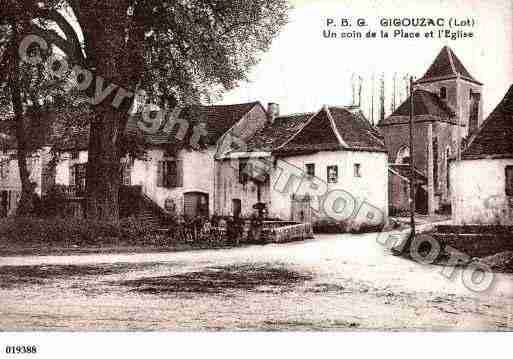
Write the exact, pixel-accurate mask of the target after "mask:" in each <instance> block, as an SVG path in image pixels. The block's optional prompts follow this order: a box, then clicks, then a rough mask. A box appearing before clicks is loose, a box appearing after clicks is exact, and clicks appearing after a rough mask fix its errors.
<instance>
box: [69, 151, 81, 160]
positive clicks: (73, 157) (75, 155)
mask: <svg viewBox="0 0 513 359" xmlns="http://www.w3.org/2000/svg"><path fill="white" fill-rule="evenodd" d="M78 157H79V153H78V151H71V159H72V160H78Z"/></svg>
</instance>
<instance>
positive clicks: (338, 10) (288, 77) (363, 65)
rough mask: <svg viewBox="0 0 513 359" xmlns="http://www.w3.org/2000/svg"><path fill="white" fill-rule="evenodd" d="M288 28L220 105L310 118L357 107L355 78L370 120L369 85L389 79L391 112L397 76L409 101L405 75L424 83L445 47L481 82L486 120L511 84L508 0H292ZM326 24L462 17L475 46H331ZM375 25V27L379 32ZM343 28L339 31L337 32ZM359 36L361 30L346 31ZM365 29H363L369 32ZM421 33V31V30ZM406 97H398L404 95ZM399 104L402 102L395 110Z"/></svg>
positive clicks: (512, 21) (409, 42) (512, 29)
mask: <svg viewBox="0 0 513 359" xmlns="http://www.w3.org/2000/svg"><path fill="white" fill-rule="evenodd" d="M291 4H292V5H293V6H294V9H293V10H292V11H291V13H290V23H289V24H288V25H286V27H285V28H284V29H283V30H282V32H281V33H280V35H279V36H278V37H277V38H276V39H275V40H274V42H273V44H272V47H271V49H270V50H269V51H268V52H267V53H265V54H263V55H262V57H261V61H260V63H259V64H258V65H256V66H255V67H254V68H253V69H252V71H251V72H250V74H249V77H250V82H247V83H246V82H244V83H241V84H240V86H239V87H238V88H236V89H234V90H232V91H230V92H227V93H226V94H225V95H224V97H223V99H222V100H221V101H220V102H219V103H223V104H230V103H241V102H249V101H260V102H261V103H262V104H264V105H266V104H267V103H268V102H277V103H279V104H280V108H281V113H282V114H287V113H295V112H310V111H316V110H318V109H319V108H320V107H321V106H322V105H324V104H327V105H338V106H345V105H350V104H351V103H352V89H351V76H352V75H353V73H356V74H358V75H360V76H362V77H363V79H364V80H363V89H362V96H363V99H362V110H363V111H364V113H365V114H366V115H367V116H368V117H370V108H371V106H370V103H371V101H370V98H371V95H370V94H371V88H372V86H371V83H372V82H371V78H372V76H373V74H374V76H375V78H376V83H375V101H376V102H375V105H374V108H375V111H376V112H375V114H374V119H375V121H377V119H378V118H377V117H378V115H377V106H378V105H377V104H378V99H377V98H378V91H379V89H378V87H379V84H378V82H377V79H378V78H379V77H380V76H381V73H383V74H384V79H385V88H386V91H385V110H386V113H387V114H388V113H389V112H390V110H391V108H390V107H391V97H392V96H391V93H392V83H393V82H392V77H393V74H394V72H395V73H397V74H398V75H397V76H398V82H397V86H398V90H396V91H398V92H401V90H402V92H403V93H402V97H403V99H405V95H406V93H405V90H404V88H405V85H404V82H402V83H401V81H400V78H401V76H403V75H405V74H407V73H409V74H411V75H413V76H415V77H416V78H420V77H421V76H422V75H423V74H424V72H425V71H426V70H427V68H428V67H429V65H430V64H431V63H432V62H433V60H434V59H435V57H436V55H437V54H438V52H439V51H440V50H441V48H442V47H443V46H444V45H448V46H450V47H451V48H452V49H453V51H454V52H455V53H456V55H457V56H458V58H459V59H460V60H461V61H462V63H463V64H464V65H465V67H466V68H467V70H468V71H469V72H470V74H471V75H473V76H474V78H475V79H477V80H478V81H480V82H482V83H484V87H483V96H482V100H483V105H484V112H485V113H484V114H485V116H486V115H487V114H488V113H489V112H490V111H491V110H493V108H494V107H495V106H496V105H497V104H498V102H499V101H500V100H501V99H502V97H503V96H504V94H505V93H506V91H507V89H508V88H509V86H510V85H511V84H512V83H513V66H512V64H513V5H512V4H513V2H511V1H510V0H487V1H486V2H484V1H478V0H416V1H412V0H381V1H378V0H292V1H291ZM328 17H332V18H342V17H344V18H351V19H353V20H352V21H354V22H355V21H356V18H365V19H366V21H367V23H368V24H369V25H372V27H376V28H377V27H378V26H377V25H379V24H378V22H379V18H380V17H408V18H411V17H443V18H447V19H448V18H450V17H457V18H458V19H464V18H470V19H474V20H475V21H476V25H475V26H474V27H473V28H461V29H462V30H466V31H473V32H474V38H471V39H468V38H466V39H458V40H450V39H425V38H422V39H363V40H362V39H326V38H323V36H322V30H323V29H325V28H326V26H325V23H326V19H327V18H328ZM374 25H376V26H374ZM336 29H338V28H336ZM353 29H357V28H356V26H355V27H352V28H350V29H349V30H353ZM364 29H366V28H364ZM419 31H420V32H422V33H424V29H419ZM400 95H401V94H399V96H400ZM397 105H399V103H398V104H397Z"/></svg>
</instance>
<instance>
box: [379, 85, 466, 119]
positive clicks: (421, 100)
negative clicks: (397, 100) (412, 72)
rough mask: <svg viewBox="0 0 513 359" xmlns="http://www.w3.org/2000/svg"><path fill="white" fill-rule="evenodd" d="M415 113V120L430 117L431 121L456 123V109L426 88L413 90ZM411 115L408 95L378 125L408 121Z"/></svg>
mask: <svg viewBox="0 0 513 359" xmlns="http://www.w3.org/2000/svg"><path fill="white" fill-rule="evenodd" d="M413 113H414V116H415V117H414V121H415V122H424V121H426V118H427V117H429V118H430V120H431V121H434V120H437V121H444V122H450V123H456V122H454V121H453V120H452V119H453V118H454V116H455V114H454V111H453V110H452V109H451V108H450V107H449V105H447V103H446V102H444V101H442V100H441V99H440V98H439V97H438V96H437V95H436V94H434V93H432V92H429V91H426V90H421V89H419V90H415V91H414V92H413ZM409 116H410V97H408V98H407V99H406V100H405V101H404V102H403V103H402V104H401V106H399V107H398V108H397V109H396V110H395V111H394V112H393V113H392V114H391V115H390V116H389V117H387V118H385V119H384V120H382V121H380V122H379V123H378V126H388V125H397V124H403V123H408V121H409V120H408V118H409Z"/></svg>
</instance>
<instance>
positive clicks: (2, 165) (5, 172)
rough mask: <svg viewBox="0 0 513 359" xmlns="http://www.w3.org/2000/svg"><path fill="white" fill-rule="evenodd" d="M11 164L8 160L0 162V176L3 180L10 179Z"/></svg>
mask: <svg viewBox="0 0 513 359" xmlns="http://www.w3.org/2000/svg"><path fill="white" fill-rule="evenodd" d="M9 163H10V162H9V160H8V159H2V160H0V176H1V177H2V179H7V178H9Z"/></svg>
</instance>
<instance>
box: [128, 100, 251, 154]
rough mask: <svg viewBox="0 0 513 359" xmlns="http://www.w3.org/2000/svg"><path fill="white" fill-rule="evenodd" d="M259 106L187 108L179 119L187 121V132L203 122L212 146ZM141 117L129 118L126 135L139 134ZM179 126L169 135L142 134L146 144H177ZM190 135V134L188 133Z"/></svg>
mask: <svg viewBox="0 0 513 359" xmlns="http://www.w3.org/2000/svg"><path fill="white" fill-rule="evenodd" d="M255 106H260V103H259V102H250V103H242V104H235V105H214V106H189V107H186V108H184V109H183V110H182V113H181V115H180V118H183V119H185V120H188V121H189V130H192V128H193V127H194V125H195V124H197V123H198V122H200V121H203V122H205V124H206V130H207V133H208V135H207V141H206V142H207V143H208V144H210V145H214V144H216V143H217V141H218V140H219V138H221V136H222V135H224V134H225V133H226V132H227V131H228V130H229V129H230V128H231V127H232V126H233V125H235V124H236V123H237V122H238V121H240V120H241V119H242V118H243V117H244V116H245V115H246V114H247V113H248V112H249V111H251V109H253V108H254V107H255ZM140 119H141V115H140V114H137V115H134V116H132V117H131V118H130V120H129V123H128V125H127V132H128V133H132V134H133V133H139V134H142V131H141V130H140V129H139V127H138V125H137V122H138V121H139V120H140ZM178 130H179V125H175V126H174V128H173V129H172V131H171V132H170V133H166V132H164V131H159V132H157V133H155V134H149V133H144V134H143V136H144V139H145V142H146V143H147V144H151V145H162V144H167V143H174V142H177V139H176V134H177V131H178ZM189 135H190V133H189Z"/></svg>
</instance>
